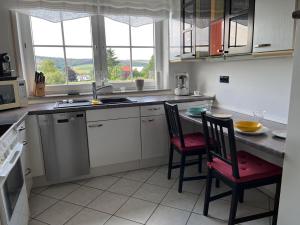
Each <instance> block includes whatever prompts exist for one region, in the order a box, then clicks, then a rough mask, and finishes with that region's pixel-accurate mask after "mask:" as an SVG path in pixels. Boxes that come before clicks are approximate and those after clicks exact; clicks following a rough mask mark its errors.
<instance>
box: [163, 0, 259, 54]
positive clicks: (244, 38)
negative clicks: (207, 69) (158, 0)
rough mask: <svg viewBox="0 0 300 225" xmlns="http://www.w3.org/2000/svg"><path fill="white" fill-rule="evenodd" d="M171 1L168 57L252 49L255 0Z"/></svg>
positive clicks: (233, 52) (232, 52)
mask: <svg viewBox="0 0 300 225" xmlns="http://www.w3.org/2000/svg"><path fill="white" fill-rule="evenodd" d="M175 2H176V3H177V4H178V5H176V7H175V10H173V12H172V16H171V18H170V23H169V24H170V60H173V59H190V58H202V57H208V56H222V55H234V54H246V53H251V52H252V43H253V22H254V8H255V5H254V3H255V0H178V1H175ZM178 8H180V11H179V10H178ZM178 17H180V20H179V19H178ZM179 27H180V28H179ZM179 42H180V43H179Z"/></svg>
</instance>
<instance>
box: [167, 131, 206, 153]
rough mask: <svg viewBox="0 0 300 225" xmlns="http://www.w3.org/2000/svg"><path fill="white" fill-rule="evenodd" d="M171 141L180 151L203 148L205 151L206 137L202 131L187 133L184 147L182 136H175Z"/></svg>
mask: <svg viewBox="0 0 300 225" xmlns="http://www.w3.org/2000/svg"><path fill="white" fill-rule="evenodd" d="M171 143H172V144H173V145H175V146H176V148H177V149H178V150H180V151H191V150H202V151H205V147H206V144H205V138H204V136H203V135H202V134H201V133H193V134H185V135H184V145H185V146H184V147H182V146H181V143H180V138H179V137H173V138H172V139H171Z"/></svg>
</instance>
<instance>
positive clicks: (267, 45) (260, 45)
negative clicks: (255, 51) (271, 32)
mask: <svg viewBox="0 0 300 225" xmlns="http://www.w3.org/2000/svg"><path fill="white" fill-rule="evenodd" d="M265 47H271V44H258V45H255V46H254V48H265Z"/></svg>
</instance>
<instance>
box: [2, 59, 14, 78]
mask: <svg viewBox="0 0 300 225" xmlns="http://www.w3.org/2000/svg"><path fill="white" fill-rule="evenodd" d="M10 77H12V74H11V67H10V58H9V56H8V54H7V53H0V79H2V80H3V79H5V78H8V79H9V78H10Z"/></svg>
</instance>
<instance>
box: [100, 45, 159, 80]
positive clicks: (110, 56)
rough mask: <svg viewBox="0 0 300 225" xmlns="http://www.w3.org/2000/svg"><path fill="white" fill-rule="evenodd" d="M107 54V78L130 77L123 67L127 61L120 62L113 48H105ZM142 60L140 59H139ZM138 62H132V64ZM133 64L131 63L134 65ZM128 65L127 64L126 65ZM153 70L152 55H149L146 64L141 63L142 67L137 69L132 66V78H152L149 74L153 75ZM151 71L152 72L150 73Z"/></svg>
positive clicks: (121, 78) (127, 78) (122, 78)
mask: <svg viewBox="0 0 300 225" xmlns="http://www.w3.org/2000/svg"><path fill="white" fill-rule="evenodd" d="M106 56H107V69H108V79H109V80H130V79H131V77H130V75H129V74H128V71H127V70H125V69H123V68H126V66H127V65H129V62H126V63H122V62H121V61H119V60H118V57H117V56H116V54H115V52H114V50H113V49H110V48H109V49H107V50H106ZM139 61H142V60H139ZM135 63H138V62H133V64H135ZM134 66H135V65H133V67H134ZM127 67H128V66H127ZM153 71H154V56H151V58H150V60H149V61H148V62H146V65H145V66H144V65H143V69H142V70H141V71H138V69H137V68H134V69H133V71H132V75H133V78H134V79H135V78H144V79H151V78H152V79H153V77H151V75H153ZM151 72H152V73H151Z"/></svg>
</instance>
